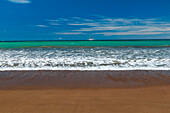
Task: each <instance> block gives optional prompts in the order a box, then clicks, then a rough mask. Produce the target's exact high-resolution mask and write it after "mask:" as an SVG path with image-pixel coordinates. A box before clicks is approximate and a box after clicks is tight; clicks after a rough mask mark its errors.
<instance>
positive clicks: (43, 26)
mask: <svg viewBox="0 0 170 113" xmlns="http://www.w3.org/2000/svg"><path fill="white" fill-rule="evenodd" d="M36 26H37V27H48V26H46V25H36Z"/></svg>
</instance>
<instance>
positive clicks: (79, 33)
mask: <svg viewBox="0 0 170 113" xmlns="http://www.w3.org/2000/svg"><path fill="white" fill-rule="evenodd" d="M55 34H58V35H83V34H85V33H82V32H62V33H55Z"/></svg>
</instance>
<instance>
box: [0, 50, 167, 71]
mask: <svg viewBox="0 0 170 113" xmlns="http://www.w3.org/2000/svg"><path fill="white" fill-rule="evenodd" d="M0 70H1V71H3V70H170V48H169V47H166V48H108V47H106V48H105V47H103V48H32V49H1V50H0Z"/></svg>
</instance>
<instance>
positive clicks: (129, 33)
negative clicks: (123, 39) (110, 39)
mask: <svg viewBox="0 0 170 113" xmlns="http://www.w3.org/2000/svg"><path fill="white" fill-rule="evenodd" d="M94 34H103V35H105V36H113V35H158V34H163V33H162V32H100V33H94Z"/></svg>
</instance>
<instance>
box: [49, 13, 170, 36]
mask: <svg viewBox="0 0 170 113" xmlns="http://www.w3.org/2000/svg"><path fill="white" fill-rule="evenodd" d="M46 21H48V24H49V25H48V26H49V27H50V26H51V27H54V29H57V30H56V32H55V34H57V35H103V36H115V35H119V36H121V35H122V36H125V35H127V36H128V35H133V36H135V35H162V34H170V22H169V21H165V20H163V19H156V18H147V19H140V18H112V17H105V16H98V17H89V18H82V17H70V18H57V19H48V20H46Z"/></svg>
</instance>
